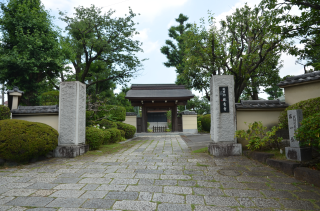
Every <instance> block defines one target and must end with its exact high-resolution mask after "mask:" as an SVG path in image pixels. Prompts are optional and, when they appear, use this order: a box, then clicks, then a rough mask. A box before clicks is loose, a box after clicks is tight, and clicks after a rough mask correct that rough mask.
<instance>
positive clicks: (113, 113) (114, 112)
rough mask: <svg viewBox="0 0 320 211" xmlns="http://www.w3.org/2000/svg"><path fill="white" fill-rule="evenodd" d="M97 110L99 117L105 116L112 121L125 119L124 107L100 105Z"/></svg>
mask: <svg viewBox="0 0 320 211" xmlns="http://www.w3.org/2000/svg"><path fill="white" fill-rule="evenodd" d="M99 110H100V111H98V112H97V114H98V117H99V118H103V117H105V118H107V119H109V120H112V121H124V120H126V109H125V108H124V107H122V106H117V105H104V106H100V107H99Z"/></svg>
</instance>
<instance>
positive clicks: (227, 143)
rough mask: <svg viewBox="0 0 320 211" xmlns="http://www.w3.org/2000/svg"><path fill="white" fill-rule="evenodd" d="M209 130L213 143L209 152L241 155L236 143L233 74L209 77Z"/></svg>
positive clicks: (212, 153)
mask: <svg viewBox="0 0 320 211" xmlns="http://www.w3.org/2000/svg"><path fill="white" fill-rule="evenodd" d="M210 88H211V95H210V100H211V102H210V103H211V105H210V107H211V130H210V137H211V140H212V142H213V143H211V144H209V147H208V148H209V152H210V154H211V155H214V156H218V157H220V156H230V155H241V154H242V146H241V144H237V140H236V138H235V131H236V109H235V99H234V79H233V75H214V76H212V78H211V83H210Z"/></svg>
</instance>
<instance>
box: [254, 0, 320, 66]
mask: <svg viewBox="0 0 320 211" xmlns="http://www.w3.org/2000/svg"><path fill="white" fill-rule="evenodd" d="M260 6H261V8H264V9H270V10H274V11H277V16H275V18H276V19H277V21H278V22H279V23H281V24H277V25H275V28H276V30H277V31H278V33H279V34H280V35H281V36H283V37H285V38H298V39H300V43H302V44H304V48H303V49H299V48H297V47H296V46H294V47H293V48H291V50H290V53H291V54H293V55H296V56H300V57H299V60H298V62H299V63H300V64H303V65H304V67H305V71H307V70H306V67H307V66H313V70H320V56H319V53H320V36H319V34H320V24H319V23H320V1H319V0H284V1H277V0H263V1H261V3H260ZM295 7H298V8H299V10H300V14H293V13H292V12H291V11H292V10H293V9H294V8H295Z"/></svg>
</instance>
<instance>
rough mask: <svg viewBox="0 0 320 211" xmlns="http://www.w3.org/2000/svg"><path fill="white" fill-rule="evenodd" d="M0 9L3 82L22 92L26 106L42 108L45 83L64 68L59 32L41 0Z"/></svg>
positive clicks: (11, 3)
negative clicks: (42, 91)
mask: <svg viewBox="0 0 320 211" xmlns="http://www.w3.org/2000/svg"><path fill="white" fill-rule="evenodd" d="M1 10H2V17H1V19H0V27H1V28H0V29H1V32H2V37H1V48H0V68H1V73H0V81H1V83H4V82H5V83H6V86H7V88H12V87H13V86H18V87H19V89H20V90H23V91H24V92H25V93H24V95H23V98H22V103H23V104H25V105H39V96H40V94H41V93H39V90H40V89H41V84H42V82H43V81H44V80H45V79H53V78H55V77H56V76H57V74H58V73H59V71H60V70H61V69H62V67H63V65H62V57H61V55H62V53H61V50H60V48H59V43H58V35H59V33H58V31H57V30H54V27H53V25H52V22H51V17H50V16H49V14H48V12H47V11H46V10H45V9H44V6H43V5H42V4H41V1H40V0H10V1H9V2H8V3H7V4H4V3H1Z"/></svg>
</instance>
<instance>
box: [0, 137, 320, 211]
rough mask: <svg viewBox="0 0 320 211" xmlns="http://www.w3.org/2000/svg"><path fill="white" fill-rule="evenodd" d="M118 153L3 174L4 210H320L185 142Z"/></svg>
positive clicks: (276, 176) (306, 194)
mask: <svg viewBox="0 0 320 211" xmlns="http://www.w3.org/2000/svg"><path fill="white" fill-rule="evenodd" d="M142 138H143V140H144V142H140V143H139V144H138V145H136V146H134V147H132V148H130V149H126V150H122V151H120V152H118V153H115V154H110V155H108V154H107V155H102V156H90V157H89V156H86V155H84V156H81V157H76V158H71V159H65V158H53V159H50V160H47V161H41V162H37V163H33V164H30V165H25V166H22V167H21V168H9V169H0V211H7V210H8V211H25V210H32V211H107V210H139V211H140V210H142V211H143V210H158V211H161V210H170V211H175V210H183V211H188V210H190V211H191V210H192V211H211V210H215V211H216V210H221V211H222V210H226V211H230V210H233V211H242V210H245V211H267V210H272V211H276V210H287V211H288V210H320V189H319V188H317V187H313V186H311V185H308V184H305V183H303V184H302V183H301V182H299V181H297V180H295V179H294V178H292V177H289V176H286V175H284V174H282V173H280V172H278V171H277V170H275V169H272V168H270V167H268V166H264V165H263V164H261V163H258V162H255V161H252V160H249V159H248V158H246V157H243V156H234V157H222V158H215V157H213V156H210V155H208V154H205V153H203V154H196V153H193V154H192V153H191V150H190V148H189V147H188V145H187V144H186V143H185V142H184V140H183V139H182V138H181V137H180V136H179V135H164V136H153V137H139V138H138V139H142Z"/></svg>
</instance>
